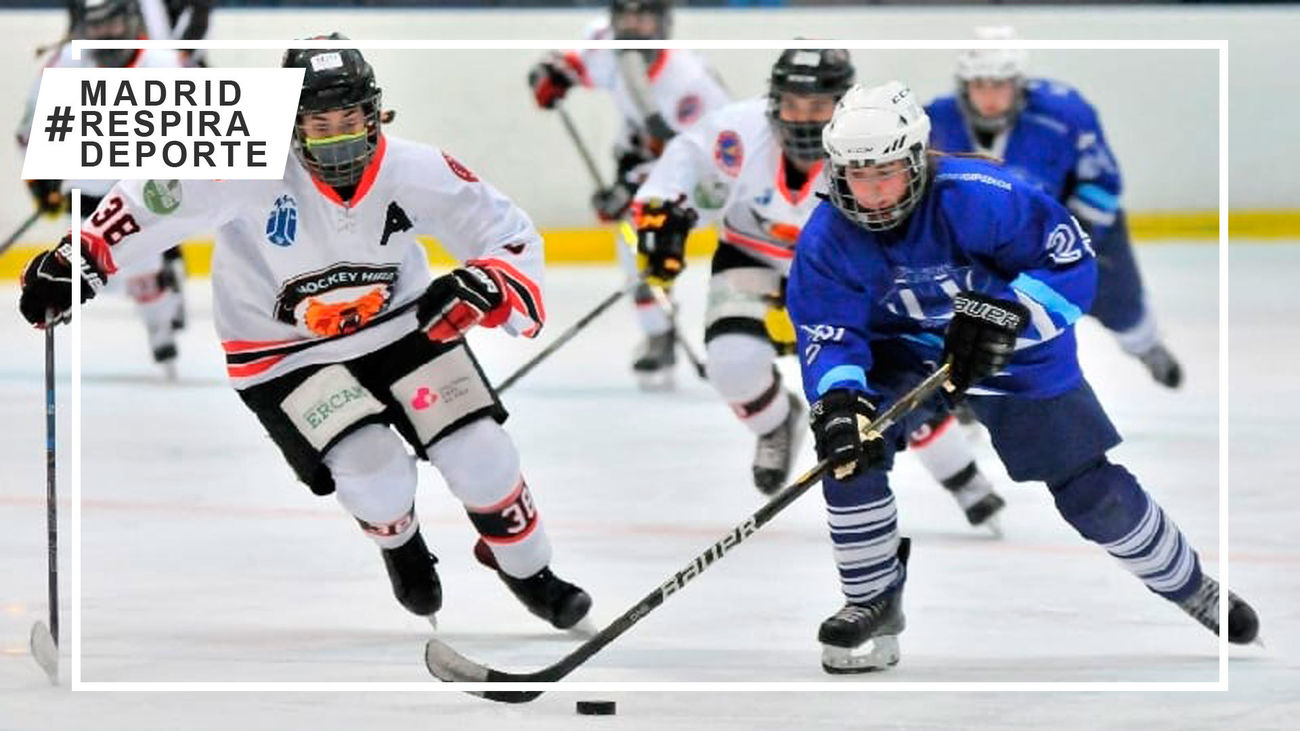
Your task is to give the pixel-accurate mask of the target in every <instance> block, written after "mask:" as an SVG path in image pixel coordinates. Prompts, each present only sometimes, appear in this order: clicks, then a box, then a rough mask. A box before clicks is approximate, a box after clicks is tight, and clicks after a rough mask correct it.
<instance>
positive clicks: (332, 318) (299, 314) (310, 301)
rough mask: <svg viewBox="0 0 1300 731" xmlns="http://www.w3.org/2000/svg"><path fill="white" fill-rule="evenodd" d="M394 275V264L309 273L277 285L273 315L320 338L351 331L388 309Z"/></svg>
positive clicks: (343, 265) (339, 266) (348, 266)
mask: <svg viewBox="0 0 1300 731" xmlns="http://www.w3.org/2000/svg"><path fill="white" fill-rule="evenodd" d="M397 274H398V268H397V265H395V264H353V263H341V264H336V265H334V266H331V267H327V268H325V269H322V270H319V271H315V272H308V273H307V274H303V275H301V276H298V277H295V278H293V279H291V280H289V281H288V282H285V283H284V285H283V286H282V287H281V288H280V295H279V296H278V297H277V298H276V305H275V318H276V319H277V320H279V321H280V322H284V323H287V324H290V325H298V326H300V327H302V328H303V329H304V330H306V331H307V332H308V333H310V334H312V335H314V336H316V337H320V338H329V337H336V336H339V335H348V334H350V333H354V332H356V331H357V330H360V329H361V328H363V327H365V326H366V325H368V324H370V321H371V320H373V319H374V318H375V316H377V315H378V314H380V313H381V312H383V311H384V310H386V309H387V308H388V304H389V300H390V299H391V298H392V289H393V286H394V285H395V284H396V283H397Z"/></svg>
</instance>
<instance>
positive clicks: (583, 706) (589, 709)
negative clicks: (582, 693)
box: [578, 701, 614, 716]
mask: <svg viewBox="0 0 1300 731" xmlns="http://www.w3.org/2000/svg"><path fill="white" fill-rule="evenodd" d="M578 713H581V714H582V715H584V716H612V715H614V701H578Z"/></svg>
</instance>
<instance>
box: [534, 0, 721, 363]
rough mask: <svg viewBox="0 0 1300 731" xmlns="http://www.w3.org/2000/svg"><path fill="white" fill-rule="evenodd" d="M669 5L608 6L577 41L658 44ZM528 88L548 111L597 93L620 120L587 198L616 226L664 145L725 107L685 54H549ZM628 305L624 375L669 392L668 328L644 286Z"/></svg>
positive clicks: (668, 23) (671, 339) (710, 79)
mask: <svg viewBox="0 0 1300 731" xmlns="http://www.w3.org/2000/svg"><path fill="white" fill-rule="evenodd" d="M672 6H673V3H672V0H611V2H610V10H609V17H608V19H600V20H597V21H594V22H592V23H591V24H590V25H588V27H587V30H586V33H585V37H586V38H587V39H589V40H619V41H647V40H663V39H666V38H668V37H669V36H670V35H671V31H672ZM528 83H529V86H530V87H531V88H532V91H533V98H534V100H535V101H536V102H537V105H538V106H539V107H541V108H543V109H553V108H555V106H556V105H557V104H558V103H560V101H561V100H562V99H563V98H564V96H565V95H566V94H567V93H568V91H569V89H571V88H573V87H575V86H583V87H586V88H591V89H601V90H604V91H606V92H608V93H609V94H610V96H611V98H612V99H613V101H614V106H615V107H616V108H617V109H618V112H619V115H620V117H621V118H622V128H621V129H620V131H619V134H618V137H617V139H616V141H615V144H614V158H615V161H616V162H615V176H614V183H613V185H611V186H609V187H608V188H606V189H604V190H598V191H596V192H595V194H594V195H592V198H591V203H592V207H593V208H594V209H595V211H596V215H597V216H598V217H599V218H600V219H601V220H602V221H616V220H619V219H620V218H621V217H622V216H623V215H624V214H625V213H626V212H627V210H628V206H629V205H630V204H631V202H632V196H633V195H634V194H635V193H636V189H637V187H638V186H639V185H640V184H641V182H642V181H643V180H645V176H646V174H647V173H648V171H649V168H650V166H651V165H652V164H653V163H654V161H655V160H656V159H657V158H658V157H659V155H660V154H661V153H662V152H663V149H664V145H665V144H667V142H668V141H669V140H670V139H672V138H673V137H674V136H676V135H677V134H679V133H681V132H683V131H685V130H687V129H689V128H690V127H691V126H692V125H694V124H695V123H696V122H697V121H699V120H700V119H701V118H702V117H703V116H704V115H705V114H708V113H709V112H712V111H713V110H716V109H718V108H721V107H722V106H723V105H725V104H727V102H728V101H730V96H729V95H728V93H727V90H726V89H725V88H724V87H723V85H722V83H721V82H720V81H719V78H718V75H717V74H716V73H715V72H714V71H713V69H712V68H711V67H710V66H709V65H708V63H707V62H706V61H705V60H704V58H703V57H702V56H700V55H698V54H696V53H694V52H693V51H689V50H685V49H674V50H662V49H661V50H649V51H645V50H619V51H611V50H604V49H597V50H577V51H567V52H564V53H553V54H550V55H548V56H547V57H546V58H544V59H543V60H542V61H541V62H540V63H538V64H537V65H536V66H534V67H533V68H532V70H531V71H530V72H529V74H528ZM617 251H618V254H619V261H620V262H621V263H622V265H623V267H624V269H625V270H626V271H627V273H628V275H629V277H635V276H637V272H636V264H635V259H634V257H633V256H632V255H631V252H630V251H629V250H628V247H627V246H624V245H623V244H621V243H620V244H618V245H617ZM633 299H634V300H635V304H636V310H637V322H638V323H639V324H640V326H641V329H642V331H643V332H644V333H645V340H644V342H642V343H641V345H640V346H639V347H638V348H637V352H636V354H635V355H634V357H633V363H632V369H633V371H634V372H635V373H636V375H637V377H638V381H639V382H640V384H641V385H642V387H644V388H665V387H670V386H671V385H672V371H673V366H674V364H675V363H676V360H675V356H674V352H673V348H674V343H675V340H676V333H675V332H674V329H673V322H672V320H671V318H670V317H669V315H668V313H666V312H665V311H664V309H663V307H662V306H661V304H660V303H659V302H658V301H657V299H656V297H655V296H654V293H653V292H652V290H651V289H650V288H649V287H648V286H646V285H645V284H644V283H642V284H641V285H640V286H638V287H637V289H636V291H635V293H634V297H633Z"/></svg>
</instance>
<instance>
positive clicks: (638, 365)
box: [632, 330, 677, 391]
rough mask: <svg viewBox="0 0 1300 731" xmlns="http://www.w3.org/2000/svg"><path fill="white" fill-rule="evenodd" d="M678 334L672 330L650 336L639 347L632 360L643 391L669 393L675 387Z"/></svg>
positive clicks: (633, 369)
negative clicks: (674, 375) (674, 372)
mask: <svg viewBox="0 0 1300 731" xmlns="http://www.w3.org/2000/svg"><path fill="white" fill-rule="evenodd" d="M676 344H677V334H676V333H675V332H673V331H672V330H669V331H668V332H665V333H660V334H658V335H648V336H646V339H645V340H643V341H642V342H641V344H640V345H639V346H637V350H636V355H635V357H634V358H633V360H632V371H633V372H634V373H636V378H637V385H638V386H640V387H641V390H642V391H667V390H671V389H672V388H673V385H674V379H673V370H674V366H675V365H676V364H677V352H676V348H675V346H676Z"/></svg>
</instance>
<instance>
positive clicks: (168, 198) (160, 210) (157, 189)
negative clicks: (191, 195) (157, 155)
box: [143, 180, 181, 216]
mask: <svg viewBox="0 0 1300 731" xmlns="http://www.w3.org/2000/svg"><path fill="white" fill-rule="evenodd" d="M143 194H144V205H145V207H146V208H148V209H149V210H151V211H153V212H154V213H157V214H158V215H160V216H165V215H167V214H168V213H171V212H172V211H174V210H176V209H177V208H179V207H180V205H181V181H179V180H150V181H148V182H147V183H145V184H144V191H143Z"/></svg>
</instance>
